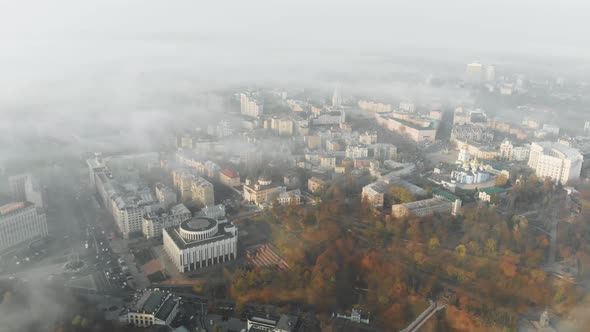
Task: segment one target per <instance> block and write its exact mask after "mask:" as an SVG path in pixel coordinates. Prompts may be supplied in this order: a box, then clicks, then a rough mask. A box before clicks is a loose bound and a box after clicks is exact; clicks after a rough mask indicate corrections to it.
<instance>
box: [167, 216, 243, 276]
mask: <svg viewBox="0 0 590 332" xmlns="http://www.w3.org/2000/svg"><path fill="white" fill-rule="evenodd" d="M162 234H163V238H164V251H165V252H166V254H167V255H168V257H169V258H170V259H171V260H172V262H173V263H174V265H175V266H176V268H177V269H178V271H179V272H188V271H194V270H197V269H199V268H202V267H206V266H210V265H213V264H218V263H222V262H225V261H229V260H233V259H235V258H236V256H237V252H238V248H237V246H238V229H237V228H236V227H235V226H234V225H233V224H232V223H230V222H226V221H218V220H216V219H213V218H207V217H194V218H192V219H190V220H187V221H184V222H182V223H181V224H180V226H177V227H168V228H165V229H164V231H163V233H162Z"/></svg>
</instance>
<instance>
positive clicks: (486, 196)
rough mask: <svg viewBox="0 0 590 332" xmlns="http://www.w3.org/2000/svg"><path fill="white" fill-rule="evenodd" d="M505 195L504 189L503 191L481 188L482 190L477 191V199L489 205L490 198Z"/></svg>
mask: <svg viewBox="0 0 590 332" xmlns="http://www.w3.org/2000/svg"><path fill="white" fill-rule="evenodd" d="M505 193H506V189H504V188H499V187H489V188H483V189H481V190H479V192H478V194H477V197H478V198H479V200H480V201H483V202H488V203H489V202H491V201H492V198H494V197H497V198H500V197H502V196H503V195H504V194H505Z"/></svg>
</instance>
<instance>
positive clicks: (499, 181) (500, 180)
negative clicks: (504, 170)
mask: <svg viewBox="0 0 590 332" xmlns="http://www.w3.org/2000/svg"><path fill="white" fill-rule="evenodd" d="M507 183H508V177H507V176H506V174H500V175H499V176H498V177H497V178H496V187H504V186H505V185H506V184H507Z"/></svg>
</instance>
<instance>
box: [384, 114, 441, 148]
mask: <svg viewBox="0 0 590 332" xmlns="http://www.w3.org/2000/svg"><path fill="white" fill-rule="evenodd" d="M375 118H376V119H377V123H378V124H379V125H381V126H383V127H385V128H386V129H388V130H390V131H395V132H397V133H398V134H401V135H404V136H407V137H408V138H410V139H412V140H413V141H415V142H418V143H420V142H434V140H435V138H436V127H437V123H436V121H435V120H432V119H420V118H416V117H411V116H408V115H404V114H396V113H388V114H375Z"/></svg>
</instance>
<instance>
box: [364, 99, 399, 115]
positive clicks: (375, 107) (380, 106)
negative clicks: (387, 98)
mask: <svg viewBox="0 0 590 332" xmlns="http://www.w3.org/2000/svg"><path fill="white" fill-rule="evenodd" d="M358 105H359V108H360V109H361V110H363V111H367V112H375V113H389V112H391V104H384V103H378V102H374V101H369V100H359V102H358Z"/></svg>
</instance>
